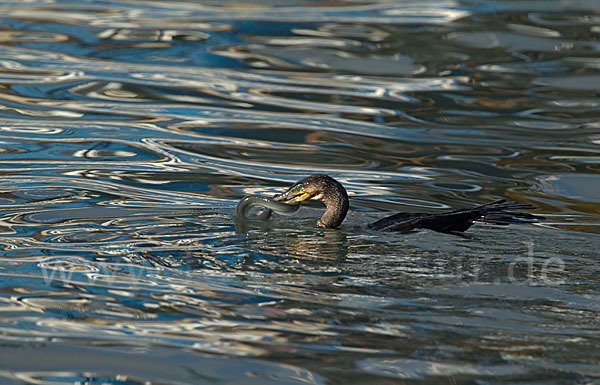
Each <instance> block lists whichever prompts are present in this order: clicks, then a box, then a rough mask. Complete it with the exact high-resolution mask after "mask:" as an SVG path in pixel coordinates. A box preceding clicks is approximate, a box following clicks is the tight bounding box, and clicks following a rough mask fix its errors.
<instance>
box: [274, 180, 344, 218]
mask: <svg viewBox="0 0 600 385" xmlns="http://www.w3.org/2000/svg"><path fill="white" fill-rule="evenodd" d="M307 199H312V200H317V201H321V202H323V203H324V204H325V207H326V208H327V210H326V211H325V214H323V217H321V219H319V220H318V221H317V226H319V227H324V228H335V227H338V226H339V225H340V224H341V223H342V221H343V220H344V218H345V217H346V213H347V212H348V206H349V202H348V194H347V193H346V189H345V188H344V186H342V185H341V184H340V182H338V181H337V180H335V179H333V178H332V177H330V176H328V175H324V174H315V175H311V176H309V177H307V178H304V179H302V180H300V181H298V182H296V183H295V184H294V185H293V186H292V187H290V188H289V189H288V190H287V191H285V192H284V193H282V194H278V195H276V196H275V200H278V201H283V202H285V203H290V204H292V203H299V202H302V201H305V200H307Z"/></svg>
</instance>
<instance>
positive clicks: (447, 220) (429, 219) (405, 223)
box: [367, 199, 541, 233]
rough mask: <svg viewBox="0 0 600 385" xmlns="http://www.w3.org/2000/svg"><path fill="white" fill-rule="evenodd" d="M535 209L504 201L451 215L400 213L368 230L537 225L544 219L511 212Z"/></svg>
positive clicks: (451, 230) (462, 229)
mask: <svg viewBox="0 0 600 385" xmlns="http://www.w3.org/2000/svg"><path fill="white" fill-rule="evenodd" d="M534 208H535V206H533V205H530V204H518V203H514V202H506V200H505V199H501V200H498V201H495V202H492V203H488V204H485V205H481V206H478V207H475V208H472V209H462V210H456V211H452V212H449V213H441V214H427V213H398V214H394V215H391V216H389V217H385V218H382V219H380V220H378V221H377V222H374V223H371V224H370V225H368V226H367V227H368V228H369V229H371V230H377V231H411V230H415V229H429V230H434V231H439V232H441V233H451V232H461V231H465V230H467V229H468V228H469V227H471V225H472V224H473V223H474V222H475V221H479V222H484V223H491V224H496V225H508V224H511V223H531V222H535V219H539V218H541V217H539V216H536V215H533V214H529V213H524V212H521V211H508V210H529V209H534Z"/></svg>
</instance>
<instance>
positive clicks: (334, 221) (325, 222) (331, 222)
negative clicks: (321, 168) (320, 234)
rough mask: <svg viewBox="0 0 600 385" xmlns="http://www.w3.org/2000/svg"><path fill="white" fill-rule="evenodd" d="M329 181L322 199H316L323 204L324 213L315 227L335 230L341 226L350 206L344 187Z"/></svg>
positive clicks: (336, 182) (334, 181)
mask: <svg viewBox="0 0 600 385" xmlns="http://www.w3.org/2000/svg"><path fill="white" fill-rule="evenodd" d="M331 181H332V182H331V183H329V184H328V186H327V189H325V190H324V191H323V192H322V197H320V199H318V200H320V201H321V202H323V203H324V204H325V213H324V214H323V216H322V217H321V219H319V220H318V221H317V226H318V227H322V228H328V229H333V228H336V227H338V226H339V225H341V224H342V222H343V221H344V218H346V213H348V207H349V206H350V202H349V200H348V193H347V192H346V189H345V188H344V186H342V185H341V183H339V182H338V181H336V180H335V179H333V178H332V179H331Z"/></svg>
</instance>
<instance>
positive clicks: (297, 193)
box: [274, 174, 543, 233]
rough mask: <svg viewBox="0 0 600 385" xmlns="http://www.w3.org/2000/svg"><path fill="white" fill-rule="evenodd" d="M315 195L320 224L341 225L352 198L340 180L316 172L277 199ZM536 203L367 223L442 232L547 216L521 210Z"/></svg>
mask: <svg viewBox="0 0 600 385" xmlns="http://www.w3.org/2000/svg"><path fill="white" fill-rule="evenodd" d="M308 199H312V200H317V201H320V202H323V204H324V205H325V213H324V214H323V216H322V217H321V218H320V219H319V220H318V221H317V226H318V227H321V228H327V229H332V228H336V227H338V226H339V225H340V224H341V223H342V221H343V220H344V218H345V217H346V213H347V212H348V207H349V200H348V193H346V189H345V188H344V186H342V184H341V183H340V182H338V181H337V180H335V179H333V178H332V177H330V176H328V175H324V174H315V175H311V176H309V177H307V178H304V179H302V180H300V181H298V182H297V183H295V184H294V185H293V186H292V187H290V188H289V189H288V190H287V191H285V192H284V193H281V194H277V195H275V197H274V200H275V201H279V202H285V203H287V204H298V203H299V202H302V201H305V200H308ZM535 208H536V207H535V206H533V205H530V204H518V203H514V202H507V201H506V200H505V199H501V200H497V201H495V202H492V203H488V204H484V205H481V206H477V207H474V208H471V209H462V210H455V211H451V212H446V213H440V214H429V213H398V214H394V215H391V216H389V217H385V218H383V219H380V220H378V221H376V222H373V223H371V224H369V225H367V228H368V229H371V230H378V231H402V232H406V231H411V230H415V229H430V230H434V231H438V232H441V233H451V232H462V231H465V230H467V229H468V228H469V227H471V225H472V224H473V223H474V222H475V221H478V222H484V223H491V224H496V225H508V224H511V223H532V222H535V219H538V218H539V219H542V218H543V217H540V216H535V215H533V214H529V213H524V212H520V211H510V210H530V209H535Z"/></svg>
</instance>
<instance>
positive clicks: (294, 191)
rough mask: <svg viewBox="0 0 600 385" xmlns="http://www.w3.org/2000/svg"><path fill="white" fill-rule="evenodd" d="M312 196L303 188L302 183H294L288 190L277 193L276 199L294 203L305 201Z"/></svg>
mask: <svg viewBox="0 0 600 385" xmlns="http://www.w3.org/2000/svg"><path fill="white" fill-rule="evenodd" d="M310 198H312V196H311V195H310V194H309V193H307V192H305V191H304V190H303V189H302V186H301V185H294V186H292V187H291V188H290V189H288V190H287V191H286V192H284V193H281V194H277V195H275V197H274V199H275V200H276V201H282V202H285V203H289V204H293V203H299V202H302V201H305V200H307V199H310Z"/></svg>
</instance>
